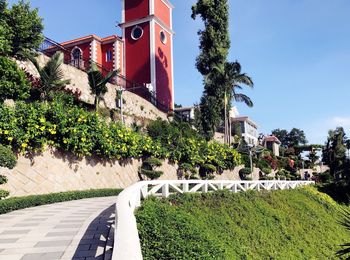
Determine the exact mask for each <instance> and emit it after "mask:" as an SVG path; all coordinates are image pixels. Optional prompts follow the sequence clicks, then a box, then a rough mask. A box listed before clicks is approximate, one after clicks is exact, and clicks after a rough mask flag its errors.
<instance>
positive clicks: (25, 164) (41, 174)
mask: <svg viewBox="0 0 350 260" xmlns="http://www.w3.org/2000/svg"><path fill="white" fill-rule="evenodd" d="M141 164H142V162H141V161H140V160H134V159H133V160H128V161H117V160H109V161H102V160H100V159H98V158H94V157H91V158H82V159H78V158H76V157H74V156H72V155H67V154H66V153H63V152H59V151H57V150H55V149H51V150H47V151H45V152H43V153H42V154H41V155H36V156H35V157H32V158H31V157H26V156H19V158H18V163H17V165H16V167H15V168H14V169H12V170H9V169H6V168H0V174H1V175H5V176H7V178H8V183H7V184H5V185H1V186H0V188H1V189H5V190H8V191H10V196H11V197H15V196H25V195H34V194H47V193H52V192H63V191H72V190H87V189H102V188H125V187H128V186H130V185H131V184H133V183H135V182H138V181H140V178H139V174H138V168H139V167H140V166H141ZM241 168H242V166H240V167H236V168H235V169H234V170H233V171H224V172H223V173H222V174H221V175H217V176H216V179H218V180H239V175H238V172H239V170H240V169H241ZM177 169H178V167H177V165H174V164H170V163H169V162H168V161H167V160H166V161H164V162H163V165H162V166H161V167H160V168H159V170H161V171H163V172H164V174H163V175H162V176H161V177H160V180H176V179H178V176H177ZM157 170H158V169H157ZM258 176H259V175H256V174H255V176H253V177H254V179H258V178H259V177H258Z"/></svg>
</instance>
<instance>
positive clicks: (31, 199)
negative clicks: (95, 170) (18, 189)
mask: <svg viewBox="0 0 350 260" xmlns="http://www.w3.org/2000/svg"><path fill="white" fill-rule="evenodd" d="M121 191H122V190H120V189H98V190H93V189H92V190H85V191H68V192H60V193H51V194H45V195H31V196H26V197H13V198H9V199H5V200H1V201H0V214H5V213H8V212H11V211H14V210H18V209H24V208H29V207H36V206H41V205H46V204H52V203H57V202H64V201H71V200H79V199H85V198H95V197H108V196H116V195H118V194H119V193H120V192H121Z"/></svg>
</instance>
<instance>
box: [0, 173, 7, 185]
mask: <svg viewBox="0 0 350 260" xmlns="http://www.w3.org/2000/svg"><path fill="white" fill-rule="evenodd" d="M7 181H8V180H7V177H6V176H4V175H0V185H2V184H6V183H7Z"/></svg>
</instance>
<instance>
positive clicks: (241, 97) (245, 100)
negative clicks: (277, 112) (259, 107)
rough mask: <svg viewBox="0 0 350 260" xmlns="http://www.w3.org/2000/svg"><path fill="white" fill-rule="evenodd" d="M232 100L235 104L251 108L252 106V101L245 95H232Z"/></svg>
mask: <svg viewBox="0 0 350 260" xmlns="http://www.w3.org/2000/svg"><path fill="white" fill-rule="evenodd" d="M233 99H234V100H235V101H237V102H243V103H245V104H246V105H247V106H248V107H253V106H254V104H253V101H252V100H251V99H250V98H249V97H248V96H247V95H244V94H236V93H235V94H234V95H233Z"/></svg>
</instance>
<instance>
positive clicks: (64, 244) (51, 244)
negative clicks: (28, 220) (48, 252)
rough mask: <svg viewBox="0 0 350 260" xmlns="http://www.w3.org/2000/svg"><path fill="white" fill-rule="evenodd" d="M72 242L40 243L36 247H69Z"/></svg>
mask: <svg viewBox="0 0 350 260" xmlns="http://www.w3.org/2000/svg"><path fill="white" fill-rule="evenodd" d="M70 243H71V240H54V241H40V242H38V243H37V244H36V245H35V246H34V247H55V246H69V244H70Z"/></svg>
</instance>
